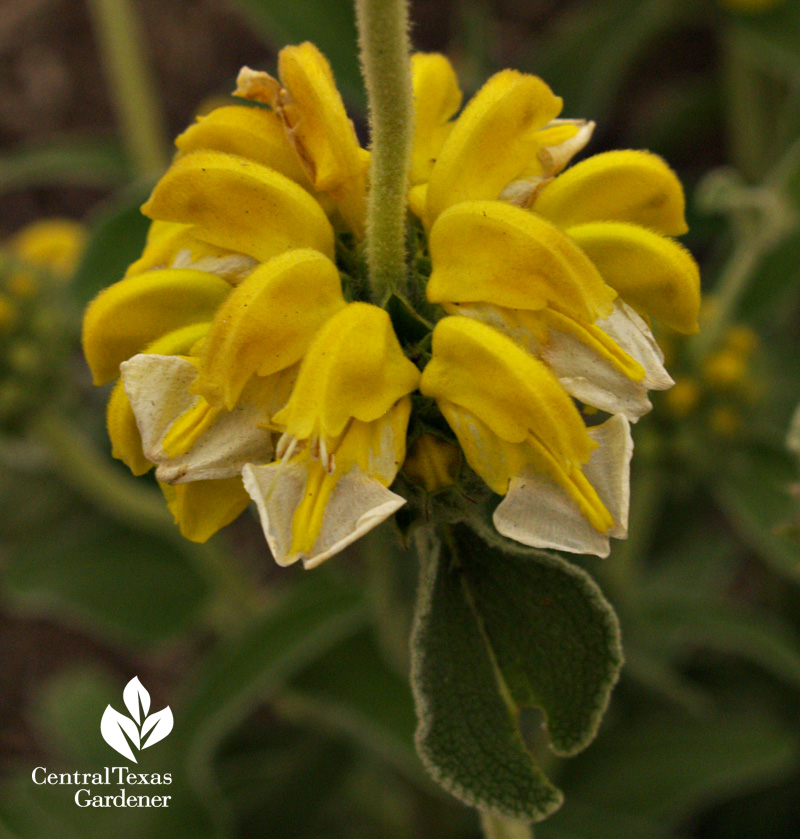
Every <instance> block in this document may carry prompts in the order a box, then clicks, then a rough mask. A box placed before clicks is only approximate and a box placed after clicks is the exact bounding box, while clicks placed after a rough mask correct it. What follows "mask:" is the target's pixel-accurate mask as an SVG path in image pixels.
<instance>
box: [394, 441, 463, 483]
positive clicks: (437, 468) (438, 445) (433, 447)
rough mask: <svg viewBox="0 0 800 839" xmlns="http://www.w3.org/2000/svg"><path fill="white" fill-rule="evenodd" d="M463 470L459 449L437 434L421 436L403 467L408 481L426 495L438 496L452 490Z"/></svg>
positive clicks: (415, 442) (412, 447)
mask: <svg viewBox="0 0 800 839" xmlns="http://www.w3.org/2000/svg"><path fill="white" fill-rule="evenodd" d="M460 468H461V452H460V451H459V450H458V447H457V446H454V445H453V444H452V443H448V442H447V440H443V439H442V438H441V437H437V436H436V435H434V434H427V433H422V434H420V435H419V436H418V437H417V439H416V440H414V443H413V445H412V446H411V451H410V452H409V453H408V456H407V457H406V461H405V463H404V464H403V472H404V474H405V475H406V477H407V478H408V479H409V480H410V481H411V482H412V483H415V484H416V485H417V486H420V487H422V488H423V489H424V490H425V492H438V491H439V490H440V489H445V488H446V487H449V486H452V485H453V484H454V483H455V482H456V480H457V479H458V473H459V470H460Z"/></svg>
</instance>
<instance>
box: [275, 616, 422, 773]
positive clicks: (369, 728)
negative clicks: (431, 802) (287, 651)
mask: <svg viewBox="0 0 800 839" xmlns="http://www.w3.org/2000/svg"><path fill="white" fill-rule="evenodd" d="M356 673H357V674H358V678H353V675H354V674H356ZM277 704H278V708H279V710H280V711H281V714H282V715H283V716H285V717H289V718H291V719H296V720H298V721H299V720H305V721H306V722H307V723H311V724H314V723H316V724H318V725H322V726H323V727H326V728H329V729H331V730H333V731H334V732H341V733H345V734H346V735H347V736H348V737H349V738H351V739H352V740H354V741H355V742H357V743H359V744H361V745H362V746H364V747H366V748H367V749H368V750H369V751H370V752H372V753H373V754H375V755H377V756H378V757H379V758H381V759H382V760H384V761H386V762H387V763H390V764H391V765H393V766H395V767H396V768H397V769H398V770H399V771H401V772H402V773H403V774H404V775H405V776H406V777H408V778H409V779H410V780H411V781H412V782H414V783H416V784H418V785H419V784H423V785H426V782H427V776H426V775H425V773H424V772H423V770H422V765H421V764H420V762H419V758H418V757H417V755H416V753H415V751H414V729H415V727H416V723H417V718H416V715H415V713H414V702H413V699H412V696H411V688H410V686H409V684H408V681H407V680H406V679H404V678H402V677H401V676H400V675H398V674H397V673H396V672H395V671H393V670H391V669H389V667H388V666H387V665H386V663H385V661H384V660H383V658H382V657H381V653H380V650H379V649H378V646H377V644H376V642H375V638H374V635H373V631H372V630H371V629H367V630H364V631H362V632H360V633H358V634H357V635H353V636H350V637H348V638H345V639H343V640H342V642H341V643H339V644H337V645H336V647H334V648H333V649H332V650H330V652H329V653H328V654H327V655H325V656H323V657H321V658H319V659H318V660H316V661H314V662H313V663H312V665H311V666H310V667H308V668H306V669H304V670H303V671H302V672H301V673H299V674H298V676H297V677H296V678H295V679H293V680H292V682H291V684H290V685H289V687H288V689H287V690H284V691H283V692H282V693H281V695H280V697H279V698H278V700H277Z"/></svg>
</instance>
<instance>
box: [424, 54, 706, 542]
mask: <svg viewBox="0 0 800 839" xmlns="http://www.w3.org/2000/svg"><path fill="white" fill-rule="evenodd" d="M414 70H415V75H416V79H415V93H416V95H417V99H418V104H417V111H418V113H419V114H420V115H424V120H423V119H421V118H418V123H417V131H416V135H415V141H416V149H415V161H418V160H419V161H424V162H425V163H426V164H427V170H426V172H425V174H426V178H427V180H426V181H425V182H420V183H416V184H414V185H412V189H411V198H410V205H411V207H412V210H413V211H414V212H415V213H416V214H417V216H418V217H419V219H420V221H421V223H422V224H423V226H424V227H425V228H426V229H427V230H428V231H429V248H430V258H431V263H432V270H431V275H430V279H429V281H428V284H427V297H428V300H429V301H430V302H431V303H438V304H440V305H441V306H442V307H443V309H444V310H445V311H446V312H447V313H448V314H450V315H454V316H456V317H448V318H445V319H444V320H442V321H440V323H439V325H438V326H437V328H436V330H435V331H434V338H433V357H432V360H431V362H430V364H429V365H428V367H427V368H426V369H425V371H424V374H423V377H422V385H421V389H422V392H423V393H424V394H425V395H427V396H430V397H433V398H434V399H436V402H437V404H438V406H439V408H440V410H441V412H442V413H443V415H444V416H445V419H446V420H447V421H448V423H449V424H450V427H451V428H452V430H453V431H454V433H455V434H456V436H457V437H458V440H459V442H460V443H461V446H462V448H463V450H464V454H465V457H466V460H467V462H468V463H469V464H470V466H471V467H472V468H473V469H474V470H475V471H476V472H477V473H478V474H479V475H480V476H481V477H482V478H483V479H484V481H485V482H486V483H487V484H488V485H489V486H490V487H491V488H492V489H493V490H494V491H495V492H497V493H499V494H501V495H504V496H505V499H504V501H503V502H502V503H501V504H500V505H499V507H498V508H497V510H496V512H495V516H494V521H495V525H496V527H497V528H498V530H499V531H500V532H501V533H504V534H505V535H508V536H510V537H512V538H514V539H517V540H519V541H521V542H524V543H526V544H529V545H535V546H539V547H557V548H562V549H565V550H572V551H582V552H591V553H598V554H606V553H608V537H609V536H617V537H619V536H623V535H625V530H626V526H627V525H626V521H627V469H628V461H629V459H630V453H631V443H630V436H629V432H628V427H627V422H628V421H632V422H635V421H636V420H638V419H639V418H640V417H641V416H642V415H643V414H644V413H646V412H647V411H649V410H650V408H651V405H650V402H649V400H648V398H647V392H648V390H651V389H658V390H663V389H665V388H668V387H670V386H671V385H672V383H673V382H672V379H671V378H670V376H669V374H668V373H667V371H666V370H665V368H664V365H663V354H662V353H661V351H660V349H659V347H658V345H657V344H656V341H655V339H654V338H653V335H652V333H651V332H650V328H649V325H648V322H647V318H649V317H654V318H657V319H660V320H661V321H662V322H663V323H664V324H665V325H667V326H669V327H671V328H673V329H676V330H678V331H682V332H693V331H696V329H697V315H698V310H699V303H700V290H699V276H698V272H697V267H696V265H695V263H694V260H693V259H692V258H691V256H690V255H689V253H688V252H687V251H686V250H685V249H683V248H682V247H681V246H680V245H679V244H678V243H677V242H675V241H674V239H672V238H670V237H672V236H676V235H680V234H681V233H684V232H686V224H685V221H684V199H683V191H682V189H681V186H680V183H679V182H678V180H677V178H676V177H675V175H674V174H673V173H672V172H671V170H670V169H669V168H668V167H667V165H666V164H665V163H664V162H663V161H662V160H661V159H660V158H658V157H656V156H655V155H652V154H650V153H647V152H636V151H621V152H609V153H606V154H600V155H596V156H595V157H592V158H588V159H587V160H584V161H583V162H581V163H578V164H577V165H575V166H573V167H572V168H570V169H567V168H566V167H567V164H568V163H569V161H570V160H571V158H572V157H573V156H574V155H575V154H576V153H577V152H578V151H580V150H581V149H582V148H583V147H584V145H585V144H586V143H587V142H588V140H589V138H590V136H591V132H592V128H593V126H592V124H591V123H588V124H586V123H583V122H580V121H574V120H562V119H558V116H559V114H560V112H561V107H562V102H561V99H560V98H558V97H557V96H554V95H553V93H552V92H551V91H550V89H549V88H548V87H547V85H546V84H544V82H542V81H541V80H540V79H538V78H536V77H534V76H528V75H525V74H522V73H517V72H515V71H512V70H506V71H503V72H501V73H498V74H496V75H495V76H493V77H492V78H491V79H490V80H489V81H488V82H487V83H486V84H485V85H484V87H483V88H482V89H481V90H480V91H479V92H478V94H477V95H476V96H475V97H474V98H473V99H472V100H471V101H470V102H469V104H468V105H467V106H466V108H465V109H464V110H463V112H462V113H461V114H460V116H458V118H457V119H456V120H454V121H453V120H452V119H451V118H452V117H453V115H454V113H455V110H456V108H457V106H458V101H459V100H460V94H459V93H458V88H457V83H456V80H455V75H454V74H453V73H452V69H451V68H450V67H449V65H448V64H447V62H446V61H443V60H442V59H441V58H440V57H434V56H428V57H425V58H419V59H417V61H416V63H415V66H414ZM445 91H446V94H445V93H444V92H445ZM420 100H421V101H420ZM419 165H420V166H421V165H422V164H419ZM570 396H572V397H574V398H575V399H578V400H580V401H581V402H582V403H584V404H585V405H586V406H588V407H590V408H592V409H600V410H602V411H604V412H607V413H609V414H612V415H613V416H612V419H610V420H608V421H607V422H606V423H604V424H602V425H599V426H597V427H595V428H591V429H587V428H586V427H585V425H584V423H583V420H581V418H580V414H579V413H578V411H577V410H576V409H575V408H574V406H573V403H572V400H571V399H569V397H570ZM567 430H569V434H567V433H566V432H567Z"/></svg>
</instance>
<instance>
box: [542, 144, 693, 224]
mask: <svg viewBox="0 0 800 839" xmlns="http://www.w3.org/2000/svg"><path fill="white" fill-rule="evenodd" d="M533 210H534V212H536V213H538V214H540V215H543V216H545V217H546V218H548V219H550V221H552V222H553V223H554V224H557V225H558V226H559V227H572V226H573V225H577V224H584V223H586V222H592V221H624V222H630V223H631V224H640V225H642V226H643V227H650V228H652V229H653V230H655V231H656V232H657V233H664V234H666V235H667V236H680V235H681V234H683V233H686V231H687V230H688V228H687V226H686V220H685V219H684V211H685V202H684V198H683V187H682V186H681V184H680V181H679V180H678V178H677V177H676V175H675V173H674V172H673V171H672V170H671V169H670V168H669V166H667V164H666V163H665V162H664V161H663V160H662V159H661V158H660V157H658V156H657V155H655V154H651V153H650V152H645V151H609V152H604V153H603V154H596V155H594V156H593V157H589V158H587V159H586V160H582V161H581V162H580V163H577V164H575V166H573V167H571V168H570V169H567V170H566V171H565V172H563V173H562V174H560V175H559V176H558V177H557V178H556V179H555V180H554V181H553V182H552V183H550V184H549V185H548V186H546V187H545V188H544V189H543V190H542V191H541V192H540V193H539V194H538V196H537V197H536V200H535V203H534V204H533Z"/></svg>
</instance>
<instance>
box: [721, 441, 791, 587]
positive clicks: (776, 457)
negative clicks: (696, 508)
mask: <svg viewBox="0 0 800 839" xmlns="http://www.w3.org/2000/svg"><path fill="white" fill-rule="evenodd" d="M711 478H712V480H713V488H714V492H715V495H716V498H717V501H718V502H719V504H720V506H721V507H722V508H723V510H725V512H726V513H727V514H728V516H729V518H730V520H731V523H732V524H733V526H734V527H735V528H736V529H737V530H738V532H739V534H740V535H741V537H742V538H743V539H744V540H745V541H746V542H748V543H749V544H750V545H751V547H752V548H753V549H754V550H755V551H757V552H758V553H759V555H760V556H761V557H762V558H763V559H764V560H766V561H767V562H769V563H770V565H771V566H772V567H773V569H774V570H775V571H777V572H778V573H779V574H782V575H783V576H785V577H787V578H789V579H791V580H794V581H798V580H800V536H798V532H797V515H798V514H797V502H796V499H795V498H794V497H793V496H792V495H791V493H790V489H791V486H792V485H793V484H794V483H795V482H796V481H797V467H796V464H795V462H794V460H793V459H792V458H791V457H790V456H789V455H788V454H787V453H786V452H784V451H781V450H779V449H769V448H766V447H755V446H751V447H750V448H748V449H746V450H739V451H731V452H730V453H729V457H727V459H726V460H725V461H724V462H723V463H720V464H719V468H717V469H716V470H715V471H714V473H713V475H712V476H711Z"/></svg>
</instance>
